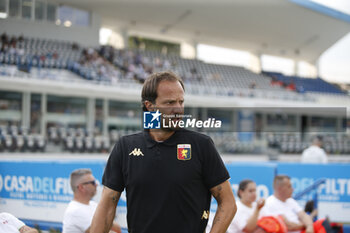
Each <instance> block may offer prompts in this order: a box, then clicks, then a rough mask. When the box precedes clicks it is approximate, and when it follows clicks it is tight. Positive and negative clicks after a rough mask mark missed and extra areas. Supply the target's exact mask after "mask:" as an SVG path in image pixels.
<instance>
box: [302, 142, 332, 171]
mask: <svg viewBox="0 0 350 233" xmlns="http://www.w3.org/2000/svg"><path fill="white" fill-rule="evenodd" d="M322 144H323V138H322V137H321V136H316V137H315V138H314V139H313V141H312V145H311V146H309V147H308V148H306V149H305V150H304V151H303V154H302V156H301V162H302V163H324V164H325V163H328V158H327V154H326V152H325V151H324V149H323V148H322Z"/></svg>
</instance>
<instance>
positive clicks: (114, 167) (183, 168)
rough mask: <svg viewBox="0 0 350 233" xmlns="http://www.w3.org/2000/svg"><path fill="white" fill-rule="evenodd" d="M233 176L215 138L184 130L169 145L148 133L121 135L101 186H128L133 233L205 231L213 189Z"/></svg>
mask: <svg viewBox="0 0 350 233" xmlns="http://www.w3.org/2000/svg"><path fill="white" fill-rule="evenodd" d="M229 178H230V176H229V174H228V172H227V170H226V167H225V165H224V163H223V161H222V159H221V157H220V155H219V153H218V152H217V151H216V149H215V146H214V143H213V141H212V140H211V138H210V137H208V136H206V135H203V134H200V133H197V132H193V131H189V130H185V129H180V130H177V131H176V132H175V133H174V134H173V135H172V136H171V137H170V138H168V139H167V140H165V141H164V142H156V141H154V140H153V139H152V138H151V137H150V135H149V133H148V131H144V132H141V133H138V134H133V135H129V136H124V137H122V138H121V139H120V140H119V142H118V143H117V145H116V146H115V147H114V148H113V151H112V152H111V154H110V156H109V159H108V162H107V165H106V169H105V172H104V175H103V179H102V183H103V185H104V186H107V187H109V188H111V189H113V190H115V191H118V192H122V191H123V190H124V188H125V190H126V198H127V222H128V228H129V232H131V233H203V232H204V230H205V227H206V225H207V221H208V219H207V217H208V216H207V213H208V211H209V208H210V202H211V193H210V191H209V190H210V188H212V187H215V186H216V185H218V184H221V183H222V182H224V181H226V180H227V179H229Z"/></svg>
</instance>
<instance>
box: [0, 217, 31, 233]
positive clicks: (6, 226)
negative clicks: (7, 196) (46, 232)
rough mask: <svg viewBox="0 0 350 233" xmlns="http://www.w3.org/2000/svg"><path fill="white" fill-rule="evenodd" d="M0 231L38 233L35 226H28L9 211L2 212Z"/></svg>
mask: <svg viewBox="0 0 350 233" xmlns="http://www.w3.org/2000/svg"><path fill="white" fill-rule="evenodd" d="M0 232H1V233H2V232H4V233H24V232H26V233H38V231H37V230H36V229H34V228H31V227H28V226H26V225H25V224H24V222H22V221H21V220H19V219H18V218H16V217H15V216H13V215H12V214H9V213H5V212H3V213H0Z"/></svg>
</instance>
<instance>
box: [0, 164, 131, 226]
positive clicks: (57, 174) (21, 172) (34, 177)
mask: <svg viewBox="0 0 350 233" xmlns="http://www.w3.org/2000/svg"><path fill="white" fill-rule="evenodd" d="M105 164H106V161H105V159H94V160H92V159H87V160H84V161H81V160H80V161H78V160H42V161H28V160H20V161H0V197H1V199H0V208H1V211H7V212H10V213H12V214H14V215H15V216H17V217H18V218H21V219H29V220H40V221H50V222H58V223H60V222H62V219H63V214H64V211H65V209H66V207H67V205H68V203H69V202H70V201H71V200H72V199H73V192H72V190H71V187H70V180H69V176H70V173H71V172H72V171H73V170H75V169H78V168H89V169H91V171H92V173H93V175H94V177H95V178H96V179H97V181H98V182H99V183H101V182H102V176H103V171H104V168H105ZM101 192H102V186H101V185H99V186H98V188H97V194H96V196H95V197H94V200H96V201H98V200H99V199H100V195H101ZM119 210H120V212H121V215H123V216H122V217H121V218H123V219H124V217H125V216H124V215H126V200H125V194H124V193H123V195H122V196H121V198H120V201H119V203H118V211H119ZM123 222H125V220H123Z"/></svg>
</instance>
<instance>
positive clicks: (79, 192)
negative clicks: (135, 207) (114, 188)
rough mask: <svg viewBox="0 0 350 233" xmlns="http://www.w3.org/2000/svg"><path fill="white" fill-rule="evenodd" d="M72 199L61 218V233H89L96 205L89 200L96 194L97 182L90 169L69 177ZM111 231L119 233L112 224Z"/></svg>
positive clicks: (76, 172)
mask: <svg viewBox="0 0 350 233" xmlns="http://www.w3.org/2000/svg"><path fill="white" fill-rule="evenodd" d="M70 184H71V188H72V190H73V193H74V199H73V200H72V201H71V202H70V203H69V204H68V207H67V209H66V211H65V213H64V216H63V233H90V225H91V221H92V218H93V216H94V213H95V210H96V207H97V203H96V202H95V201H93V200H91V199H92V198H93V197H94V196H95V194H96V188H97V181H96V179H95V177H94V176H93V175H92V172H91V170H90V169H77V170H74V171H73V172H72V173H71V175H70ZM111 230H112V231H115V232H117V233H121V229H120V226H119V225H118V224H116V223H113V226H112V229H111Z"/></svg>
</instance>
